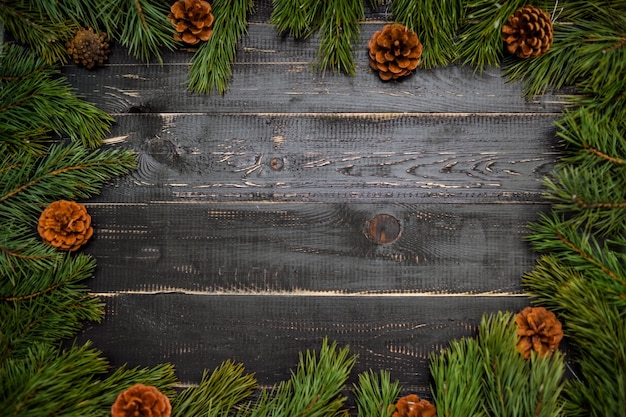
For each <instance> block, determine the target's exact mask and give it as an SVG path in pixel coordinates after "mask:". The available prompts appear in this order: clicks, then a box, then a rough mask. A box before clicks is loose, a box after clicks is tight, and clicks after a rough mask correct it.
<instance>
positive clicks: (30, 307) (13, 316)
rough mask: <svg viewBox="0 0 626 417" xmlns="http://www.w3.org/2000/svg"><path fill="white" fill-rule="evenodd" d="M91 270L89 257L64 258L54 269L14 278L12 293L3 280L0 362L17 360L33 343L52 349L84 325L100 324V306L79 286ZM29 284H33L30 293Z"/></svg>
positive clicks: (82, 286) (92, 264) (91, 260)
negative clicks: (14, 284)
mask: <svg viewBox="0 0 626 417" xmlns="http://www.w3.org/2000/svg"><path fill="white" fill-rule="evenodd" d="M94 268H95V262H94V261H93V259H91V258H90V257H87V256H84V255H81V256H78V257H73V258H70V257H69V256H68V257H66V258H64V259H63V262H62V263H61V264H60V265H58V266H57V269H54V270H51V271H46V272H42V273H34V274H32V275H30V276H26V277H23V276H21V277H18V278H17V279H16V283H17V284H16V287H15V290H14V291H11V285H10V284H7V283H6V282H5V280H4V279H3V282H2V290H3V296H2V297H1V298H0V318H1V321H0V334H1V335H2V338H1V339H0V362H1V361H3V360H5V359H7V358H9V357H21V356H22V355H24V352H25V351H26V350H27V349H28V348H29V347H30V346H31V345H32V343H34V342H37V343H46V344H50V345H53V344H56V343H58V342H59V341H60V340H62V339H64V338H68V337H72V336H74V335H75V334H76V332H77V331H78V330H79V329H80V328H81V327H82V326H83V325H84V323H85V321H96V322H97V321H100V320H101V319H102V315H103V305H102V303H101V302H100V300H98V299H97V298H95V297H92V296H90V295H88V294H87V288H86V287H85V286H84V285H82V284H80V281H82V280H84V279H85V278H87V277H89V276H91V274H92V273H93V270H94ZM29 283H33V288H32V289H29V287H28V284H29ZM5 294H8V295H5Z"/></svg>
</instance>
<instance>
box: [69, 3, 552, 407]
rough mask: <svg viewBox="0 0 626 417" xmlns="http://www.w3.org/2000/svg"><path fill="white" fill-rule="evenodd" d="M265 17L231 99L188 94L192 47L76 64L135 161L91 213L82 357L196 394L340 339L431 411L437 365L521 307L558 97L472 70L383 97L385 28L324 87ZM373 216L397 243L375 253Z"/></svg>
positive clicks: (243, 57)
mask: <svg viewBox="0 0 626 417" xmlns="http://www.w3.org/2000/svg"><path fill="white" fill-rule="evenodd" d="M270 10H271V8H270V6H269V2H259V5H257V13H256V14H255V15H254V16H253V19H252V20H253V22H252V23H251V24H250V27H249V33H248V35H247V36H246V37H245V38H244V39H242V42H241V44H240V47H239V50H238V55H237V62H236V63H235V64H234V75H233V79H232V82H231V84H230V88H229V90H228V92H227V93H226V94H225V95H224V96H220V95H216V94H213V95H201V94H194V93H189V92H187V91H185V81H186V79H187V71H188V69H189V65H190V60H191V57H192V54H193V51H192V50H181V51H176V52H168V53H165V55H164V56H165V63H164V65H162V66H161V65H156V64H150V65H145V64H141V63H138V62H137V61H136V60H134V59H132V58H131V57H129V56H128V55H127V54H126V52H125V51H124V50H122V49H121V48H119V47H118V48H114V52H113V55H112V56H111V58H110V61H109V63H108V64H107V65H106V66H104V67H103V68H99V69H97V70H95V71H86V70H84V69H81V68H77V67H75V66H73V65H67V66H65V67H64V68H63V73H64V75H66V76H67V77H68V79H69V80H70V82H71V83H72V84H73V85H74V86H75V87H76V88H77V91H78V92H79V93H80V94H81V95H83V96H84V97H85V98H86V99H87V100H88V101H90V102H93V103H94V104H96V105H97V106H99V107H100V108H102V109H104V110H105V111H107V112H109V113H111V114H112V115H113V116H114V117H115V119H116V122H115V124H114V125H113V126H112V129H111V132H110V135H109V136H108V137H107V139H106V144H107V146H111V147H119V148H124V149H133V150H134V151H136V152H137V155H138V161H139V165H138V169H137V170H136V171H134V172H133V173H131V174H130V175H128V176H125V177H123V178H120V179H117V180H115V181H112V182H111V183H110V184H109V185H108V186H107V187H105V189H104V190H103V193H102V195H100V196H98V197H96V198H94V199H92V200H90V201H89V202H88V203H87V204H88V208H89V211H90V212H91V213H92V216H93V221H94V225H95V228H96V234H95V236H94V238H93V239H92V241H91V242H90V243H89V244H88V246H87V247H86V251H87V252H88V253H91V254H93V255H94V256H95V257H96V259H97V261H98V267H97V273H96V276H95V277H94V278H93V279H91V280H89V282H88V284H89V285H90V287H91V289H92V291H93V292H94V293H95V294H97V295H98V296H100V297H101V298H102V299H103V301H104V302H105V303H106V312H107V315H106V318H105V321H104V323H102V324H101V325H92V326H89V327H88V328H87V329H86V330H85V331H84V332H83V333H82V334H81V335H80V337H79V339H80V340H81V341H84V340H87V339H90V340H93V341H94V342H95V344H96V346H97V347H99V348H100V349H102V350H103V352H104V354H105V355H106V356H107V357H109V359H110V360H111V361H112V363H113V365H115V366H119V365H121V364H124V363H128V364H129V365H130V366H137V365H145V366H147V365H154V364H156V363H159V362H164V361H167V362H172V363H174V364H175V366H176V368H177V372H178V376H179V377H180V379H181V381H182V382H183V383H184V384H193V383H197V382H198V381H199V379H200V377H201V374H202V369H203V368H214V367H216V366H217V365H219V363H220V362H221V361H223V360H225V359H229V358H232V359H235V360H238V361H242V362H243V363H244V364H245V365H246V368H247V369H248V370H249V371H250V372H255V373H256V375H257V377H258V378H259V382H260V383H261V384H263V385H271V384H274V383H276V382H279V381H281V380H283V379H286V378H288V377H289V370H290V369H291V368H292V367H293V366H294V365H295V364H296V362H297V360H298V353H299V352H301V351H303V350H305V349H315V348H318V347H319V346H320V343H321V340H322V338H323V337H325V336H328V337H329V338H330V339H331V340H336V341H338V342H339V343H340V344H349V345H350V346H351V347H352V348H353V351H354V353H357V354H359V360H358V362H357V367H356V368H357V369H355V372H360V371H364V370H366V369H370V368H372V369H387V370H389V371H390V372H391V374H392V376H393V377H394V378H397V379H398V380H399V381H400V382H401V383H402V384H403V386H404V389H405V391H406V392H408V391H413V392H418V393H420V394H423V395H425V396H427V397H428V396H429V394H428V386H429V378H428V354H429V353H430V352H433V351H437V350H438V349H440V348H442V347H445V345H446V344H447V343H448V341H450V340H451V339H454V338H458V337H463V336H470V335H472V334H473V332H474V329H475V326H476V325H477V323H478V322H479V320H480V317H481V315H482V314H483V313H487V312H493V311H497V310H512V311H516V310H519V309H521V308H522V307H523V306H524V305H526V304H527V303H528V300H526V298H525V297H524V296H523V294H522V289H521V284H520V281H521V277H522V275H523V274H524V273H525V272H526V271H529V270H530V269H531V268H532V266H533V263H534V261H535V258H536V255H535V254H534V253H533V252H532V251H531V250H530V249H529V248H528V245H527V244H526V242H525V241H524V240H523V236H524V235H525V234H526V233H527V225H528V223H529V222H532V221H535V220H537V218H538V216H539V213H540V212H542V211H547V210H548V208H549V205H548V204H547V202H546V201H544V200H543V199H542V186H541V181H542V178H543V177H544V176H545V175H547V174H548V173H549V172H550V170H551V168H552V167H553V166H554V162H555V159H556V157H557V149H558V148H557V145H558V144H557V141H556V139H555V135H554V126H553V122H554V121H555V120H556V119H558V118H559V116H560V111H561V110H562V101H561V100H560V98H559V97H558V95H553V94H547V95H545V96H542V97H538V98H533V99H531V100H528V99H525V98H523V97H522V90H521V86H520V85H518V84H511V83H507V82H506V80H504V79H503V78H502V74H501V72H500V71H499V70H497V69H489V70H487V71H485V72H483V73H482V74H477V73H475V72H474V71H473V69H471V68H467V67H462V66H459V65H451V66H449V67H447V68H439V69H434V70H420V71H418V72H417V73H416V74H415V75H413V76H411V77H410V78H408V79H406V80H404V81H403V82H393V83H383V82H381V81H380V80H379V79H378V77H377V76H376V75H375V74H373V73H372V72H371V71H370V70H369V68H368V65H367V52H366V46H365V45H366V42H367V39H368V38H369V37H370V36H371V34H372V33H373V32H374V31H375V30H378V29H379V28H380V27H382V25H383V24H384V22H382V21H367V22H364V24H363V29H362V31H363V32H362V42H361V45H360V47H359V48H358V50H357V54H356V62H357V73H356V76H355V77H346V76H343V75H340V74H330V73H327V74H324V75H322V74H317V73H313V72H312V71H311V62H312V61H313V60H314V59H315V54H316V51H317V38H315V37H313V38H311V39H309V40H307V41H294V40H291V39H284V38H281V37H280V36H278V34H277V33H276V32H275V30H274V28H273V27H272V26H271V25H269V24H268V23H267V19H268V17H269V11H270ZM377 214H388V215H391V216H393V217H394V218H396V219H397V220H398V222H399V225H400V233H399V237H398V238H397V239H396V240H394V241H393V242H391V243H387V244H380V243H377V242H376V241H375V240H373V239H372V238H371V237H370V236H368V234H367V230H368V225H369V224H370V223H369V222H370V221H371V219H372V218H373V217H374V216H376V215H377Z"/></svg>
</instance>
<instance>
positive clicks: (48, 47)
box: [0, 0, 77, 67]
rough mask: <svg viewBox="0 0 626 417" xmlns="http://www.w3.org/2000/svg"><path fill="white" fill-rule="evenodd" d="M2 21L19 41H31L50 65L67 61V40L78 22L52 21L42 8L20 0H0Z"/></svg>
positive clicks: (29, 43) (30, 44)
mask: <svg viewBox="0 0 626 417" xmlns="http://www.w3.org/2000/svg"><path fill="white" fill-rule="evenodd" d="M0 20H1V21H2V24H3V25H4V29H5V30H6V31H8V32H10V33H11V35H13V37H14V38H15V39H16V40H17V41H19V42H22V43H26V44H28V45H29V46H30V47H31V48H32V49H33V51H34V52H35V53H36V54H37V55H38V56H40V57H42V58H43V59H44V60H45V61H46V62H47V63H48V64H53V63H56V62H66V61H67V52H66V48H65V42H66V41H67V40H68V39H70V38H71V37H72V35H73V34H74V31H75V30H76V29H77V25H76V24H75V23H73V22H71V21H69V20H66V21H61V20H58V21H54V20H50V19H48V18H47V17H46V15H45V14H44V13H41V11H40V10H37V9H36V8H32V7H30V5H29V4H28V3H25V2H23V1H19V0H3V1H1V2H0ZM2 67H4V65H2Z"/></svg>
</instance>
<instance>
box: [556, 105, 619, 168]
mask: <svg viewBox="0 0 626 417" xmlns="http://www.w3.org/2000/svg"><path fill="white" fill-rule="evenodd" d="M556 126H557V128H558V131H557V136H559V137H560V138H561V139H563V140H565V142H566V144H567V145H568V146H567V150H569V152H568V153H566V154H565V155H563V157H562V158H561V159H560V163H559V165H558V166H557V169H558V168H559V167H561V166H562V167H566V166H571V165H575V166H580V167H584V168H585V169H590V170H594V169H597V168H598V167H599V166H600V165H603V164H605V163H608V164H610V165H615V166H618V167H621V166H624V165H625V164H626V119H615V118H612V117H611V116H609V115H607V114H606V113H603V112H598V111H592V109H590V108H589V107H581V108H578V109H576V110H570V111H567V112H565V114H564V115H563V118H562V119H561V120H559V121H557V122H556Z"/></svg>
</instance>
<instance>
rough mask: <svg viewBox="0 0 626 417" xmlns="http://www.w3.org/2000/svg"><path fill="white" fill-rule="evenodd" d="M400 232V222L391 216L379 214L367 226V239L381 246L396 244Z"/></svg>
mask: <svg viewBox="0 0 626 417" xmlns="http://www.w3.org/2000/svg"><path fill="white" fill-rule="evenodd" d="M400 231H401V227H400V220H398V219H396V218H395V217H393V216H392V215H390V214H377V215H376V216H374V217H373V218H372V219H370V220H369V221H368V222H367V225H366V234H367V237H368V238H370V239H371V240H373V241H374V242H376V243H379V244H386V243H392V242H394V241H395V240H396V239H398V237H400Z"/></svg>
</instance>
